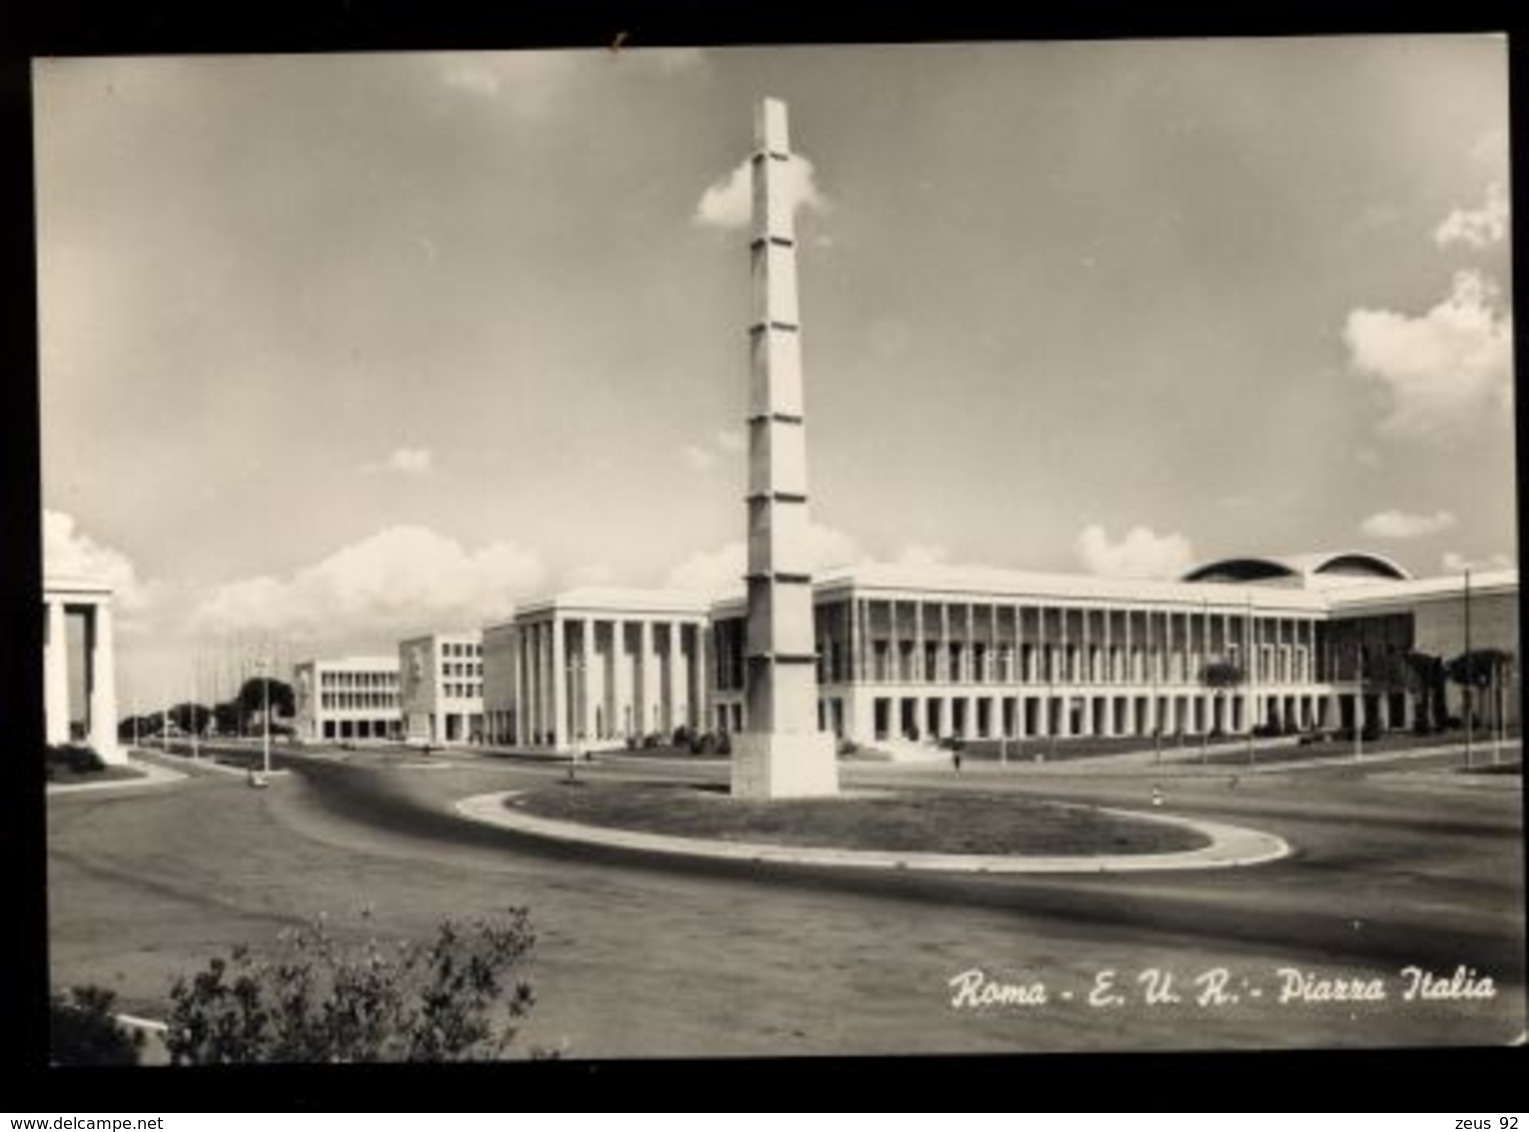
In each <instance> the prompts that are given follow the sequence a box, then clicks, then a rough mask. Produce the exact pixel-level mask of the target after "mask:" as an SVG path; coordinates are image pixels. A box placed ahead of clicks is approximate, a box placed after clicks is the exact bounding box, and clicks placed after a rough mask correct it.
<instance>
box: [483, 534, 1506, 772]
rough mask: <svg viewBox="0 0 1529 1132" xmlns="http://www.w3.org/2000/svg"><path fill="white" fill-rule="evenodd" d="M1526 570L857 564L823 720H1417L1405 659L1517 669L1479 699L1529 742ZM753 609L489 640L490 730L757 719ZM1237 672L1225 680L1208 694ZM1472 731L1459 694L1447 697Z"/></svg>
mask: <svg viewBox="0 0 1529 1132" xmlns="http://www.w3.org/2000/svg"><path fill="white" fill-rule="evenodd" d="M1518 624H1519V622H1518V573H1517V571H1516V570H1499V571H1492V572H1488V573H1482V574H1479V575H1475V576H1473V577H1471V578H1470V579H1469V588H1468V589H1467V579H1466V578H1465V577H1463V576H1454V577H1435V578H1422V579H1418V578H1412V577H1410V576H1409V575H1408V574H1407V572H1406V571H1405V570H1403V569H1402V568H1401V567H1400V566H1398V565H1397V564H1396V563H1394V562H1392V561H1390V560H1389V559H1386V558H1383V557H1381V556H1378V555H1372V554H1360V553H1351V552H1345V553H1341V554H1325V555H1307V556H1292V557H1288V558H1248V559H1228V560H1224V561H1221V562H1216V563H1211V564H1208V565H1207V566H1204V567H1201V568H1199V569H1197V570H1195V571H1193V572H1191V573H1190V574H1188V575H1186V576H1185V577H1184V578H1183V579H1180V580H1178V581H1139V580H1124V579H1108V578H1098V577H1089V576H1075V575H1058V574H1038V573H1027V572H1019V571H1005V570H963V569H954V568H945V567H930V568H913V567H892V566H861V567H856V568H854V569H849V570H841V571H837V572H830V573H827V574H824V575H823V576H821V577H820V578H819V579H818V580H817V581H816V582H815V583H814V585H813V655H814V657H815V673H814V677H815V682H814V702H815V709H816V712H817V720H818V724H819V726H820V727H821V728H822V729H823V730H825V731H827V732H830V733H832V734H834V735H836V736H838V737H839V738H840V739H845V740H852V741H854V742H856V743H861V744H868V745H872V746H881V747H883V748H886V749H888V750H890V751H892V752H894V753H896V752H897V751H899V750H904V751H906V750H908V748H909V745H914V744H917V745H920V746H925V747H927V746H928V745H929V744H931V743H934V742H937V741H939V740H941V739H951V738H961V739H967V740H982V739H1000V738H1003V739H1010V740H1020V741H1023V740H1026V739H1034V738H1041V739H1052V738H1055V739H1057V740H1066V739H1071V738H1081V737H1120V738H1129V737H1140V738H1145V739H1150V738H1151V737H1152V736H1154V735H1155V734H1161V735H1163V736H1175V737H1177V736H1192V737H1201V736H1215V735H1226V736H1233V735H1242V734H1246V733H1247V732H1248V731H1249V730H1250V729H1253V728H1259V729H1267V730H1275V731H1280V732H1285V731H1292V730H1300V731H1307V730H1319V729H1320V730H1347V729H1351V728H1355V727H1372V728H1379V729H1381V730H1387V729H1400V728H1408V727H1411V726H1412V725H1413V724H1414V723H1415V722H1416V721H1417V712H1418V711H1419V708H1420V704H1421V703H1422V691H1421V689H1420V688H1419V687H1417V686H1414V685H1409V684H1407V683H1406V682H1405V681H1404V680H1403V679H1402V678H1401V677H1402V675H1404V673H1403V669H1404V667H1405V666H1406V664H1407V660H1406V658H1407V657H1408V656H1409V655H1413V654H1424V655H1426V656H1432V657H1436V658H1438V659H1439V660H1441V661H1446V662H1447V661H1449V660H1451V659H1453V658H1455V657H1458V656H1460V655H1461V654H1463V653H1465V652H1467V651H1470V650H1483V649H1495V650H1499V651H1501V652H1502V653H1505V654H1507V655H1508V656H1509V658H1510V663H1508V664H1507V665H1506V666H1505V667H1504V668H1503V669H1502V671H1501V672H1500V673H1499V674H1497V676H1496V677H1495V678H1494V682H1493V683H1492V684H1491V685H1490V686H1487V687H1484V688H1482V689H1480V690H1479V691H1477V692H1476V693H1473V697H1474V699H1473V703H1472V704H1471V712H1472V715H1473V717H1474V719H1475V721H1476V723H1477V725H1479V726H1480V727H1483V728H1493V727H1497V726H1499V725H1505V726H1508V727H1516V726H1517V725H1518V723H1519V688H1520V683H1521V678H1520V674H1519V670H1518V666H1517V664H1516V658H1517V653H1518V635H1519V634H1518ZM747 656H748V639H747V604H746V601H745V599H744V597H743V595H741V594H740V595H738V596H736V597H733V598H729V599H726V600H722V601H716V602H710V603H706V602H701V601H698V600H697V599H695V598H693V597H691V596H689V595H684V594H675V593H663V592H654V591H644V590H614V589H611V590H579V591H574V592H571V593H568V594H562V595H559V596H557V597H553V598H548V599H545V600H543V601H540V602H535V603H532V604H530V605H527V606H524V607H522V608H521V609H520V610H519V611H518V612H517V614H516V616H515V618H514V619H513V620H511V621H507V622H504V623H502V624H500V625H495V626H491V627H489V628H488V629H486V630H485V632H484V665H483V681H484V706H485V709H486V718H487V719H488V721H489V724H488V726H489V728H490V738H491V741H493V742H495V743H500V744H503V745H509V746H523V747H544V748H551V749H555V750H570V749H573V748H574V747H575V746H583V747H586V748H598V747H606V748H612V747H619V746H623V745H625V744H626V742H627V741H628V739H642V738H645V737H646V736H648V735H656V736H660V737H662V738H664V739H669V738H671V737H672V733H673V731H674V729H675V728H677V727H680V726H684V727H686V728H688V729H690V730H692V731H697V730H700V731H723V732H727V733H729V734H731V735H734V736H736V735H738V734H741V733H743V732H745V731H746V730H747V727H748V722H749V718H748V711H749V709H748V701H747V696H746V695H745V686H746V681H747V672H748V666H747ZM1218 668H1219V669H1220V670H1221V671H1222V673H1223V674H1225V673H1228V672H1230V673H1231V674H1232V675H1231V676H1230V677H1225V676H1223V679H1221V680H1213V679H1210V678H1209V677H1210V671H1209V670H1213V669H1218ZM1441 698H1442V700H1443V704H1442V707H1443V711H1444V716H1445V717H1446V718H1447V717H1454V718H1457V719H1458V718H1460V717H1462V716H1463V714H1464V711H1465V702H1464V701H1465V696H1464V693H1463V690H1462V688H1461V687H1460V685H1458V684H1455V683H1447V684H1444V685H1442V687H1441Z"/></svg>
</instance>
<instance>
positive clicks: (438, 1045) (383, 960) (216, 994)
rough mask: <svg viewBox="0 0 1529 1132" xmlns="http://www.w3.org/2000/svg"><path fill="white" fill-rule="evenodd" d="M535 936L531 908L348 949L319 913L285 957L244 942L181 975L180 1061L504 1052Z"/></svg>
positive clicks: (176, 1047) (175, 1022) (427, 1057)
mask: <svg viewBox="0 0 1529 1132" xmlns="http://www.w3.org/2000/svg"><path fill="white" fill-rule="evenodd" d="M534 942H535V936H534V935H533V933H532V931H531V925H530V919H529V916H528V914H527V912H526V910H525V909H523V908H511V909H509V911H508V915H507V917H506V918H505V919H503V920H499V921H489V920H482V919H479V920H473V921H471V922H469V923H467V924H460V923H457V922H455V921H451V920H447V921H444V922H443V923H441V924H440V925H439V927H438V929H437V932H436V936H435V939H434V941H433V942H432V943H430V944H428V945H425V944H419V943H414V942H409V941H402V942H397V943H394V944H391V945H384V944H382V943H379V942H378V941H377V940H376V939H375V938H371V939H368V940H367V941H366V942H365V943H363V944H360V945H352V946H348V947H347V946H345V945H342V944H341V943H340V942H339V941H337V940H336V939H335V938H334V937H333V936H332V935H331V934H330V933H329V932H328V931H327V930H326V928H325V925H324V922H323V920H322V919H320V920H316V921H313V922H310V923H308V924H306V925H304V926H302V927H300V928H297V929H294V930H291V931H287V932H283V933H282V935H281V937H280V954H279V955H278V956H277V957H275V958H260V957H257V956H255V955H254V954H253V953H252V952H251V951H250V950H249V949H248V948H247V947H243V946H240V947H236V948H234V949H233V951H232V952H231V953H230V954H229V955H228V956H227V957H226V958H225V957H221V956H220V957H216V958H214V959H212V960H211V961H210V962H209V963H208V965H207V968H206V969H205V970H203V971H201V972H199V973H198V974H196V975H194V976H193V977H192V978H191V979H189V980H187V979H178V980H176V982H175V984H174V986H173V987H172V988H171V992H170V998H171V1004H172V1005H171V1011H170V1017H169V1019H168V1020H167V1024H168V1026H169V1029H168V1031H167V1033H166V1037H165V1043H166V1046H167V1048H168V1049H169V1052H170V1058H171V1060H172V1062H173V1063H174V1064H176V1065H212V1064H231V1063H236V1062H264V1061H309V1062H314V1061H317V1062H352V1061H467V1060H478V1059H482V1058H488V1057H495V1056H497V1055H499V1054H500V1053H502V1052H503V1050H504V1049H505V1048H506V1047H507V1046H508V1045H509V1044H510V1042H511V1041H512V1040H513V1038H514V1036H515V1028H514V1026H513V1025H512V1022H513V1021H514V1020H515V1019H518V1018H520V1017H522V1016H524V1015H525V1014H526V1013H528V1012H529V1011H530V1009H531V1006H532V1005H533V1002H534V997H533V995H532V993H531V987H530V985H529V984H528V983H526V982H525V981H524V980H520V979H513V980H512V979H510V978H509V973H510V972H511V970H512V969H513V968H514V967H515V966H516V965H517V964H519V963H520V962H521V961H522V960H524V959H525V958H526V957H527V956H528V954H529V953H530V951H531V948H532V946H533V944H534Z"/></svg>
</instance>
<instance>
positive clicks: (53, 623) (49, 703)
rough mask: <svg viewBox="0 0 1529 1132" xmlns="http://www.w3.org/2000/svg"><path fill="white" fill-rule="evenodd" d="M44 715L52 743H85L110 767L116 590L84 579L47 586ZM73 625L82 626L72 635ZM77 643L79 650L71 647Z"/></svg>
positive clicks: (115, 757)
mask: <svg viewBox="0 0 1529 1132" xmlns="http://www.w3.org/2000/svg"><path fill="white" fill-rule="evenodd" d="M42 600H43V714H44V726H45V734H46V736H47V741H48V742H49V743H50V744H61V743H81V744H84V745H86V746H89V747H92V748H94V749H95V751H96V753H97V754H98V755H100V756H101V758H102V759H103V760H105V761H106V762H109V763H121V762H126V761H127V752H126V751H125V750H123V749H122V748H121V747H120V746H119V745H118V743H117V676H116V671H117V669H116V657H115V643H114V638H113V632H112V607H111V602H112V589H111V586H109V585H107V584H106V583H104V582H96V581H89V580H86V579H82V578H61V577H60V578H47V579H45V580H44V582H43V599H42ZM71 626H77V628H76V629H75V630H74V632H71ZM71 640H75V641H78V647H71Z"/></svg>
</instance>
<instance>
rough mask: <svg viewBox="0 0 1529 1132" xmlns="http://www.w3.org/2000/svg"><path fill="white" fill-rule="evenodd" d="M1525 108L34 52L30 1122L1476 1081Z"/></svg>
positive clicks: (1428, 71) (1115, 75)
mask: <svg viewBox="0 0 1529 1132" xmlns="http://www.w3.org/2000/svg"><path fill="white" fill-rule="evenodd" d="M1508 64H1509V51H1508V39H1507V37H1506V36H1505V35H1499V34H1475V33H1471V34H1466V33H1437V34H1400V33H1397V34H1364V35H1345V36H1327V35H1305V36H1299V35H1298V36H1280V37H1243V38H1237V37H1223V38H1214V37H1211V38H1155V39H1096V40H1087V41H1085V40H1066V39H1056V40H1045V41H1039V40H1038V41H988V42H981V41H973V42H951V43H933V42H926V43H888V44H884V45H875V44H825V45H820V46H811V45H777V44H771V45H759V46H748V45H735V46H710V47H708V46H683V47H677V46H675V47H661V46H649V45H646V44H644V43H642V42H640V41H637V40H634V41H631V42H625V41H623V38H622V36H619V35H618V36H616V37H615V39H613V41H612V42H610V43H609V44H603V45H589V46H585V47H578V48H572V47H569V48H558V49H551V48H549V49H516V50H437V49H429V50H423V49H418V50H388V51H368V52H361V51H355V52H328V53H314V54H298V53H291V54H272V53H239V54H194V53H186V54H122V55H101V54H96V55H90V56H75V57H69V56H56V57H39V58H36V59H35V60H33V62H32V66H31V98H32V132H33V141H32V147H33V150H32V152H33V158H32V160H33V171H34V184H35V240H36V302H37V395H38V412H39V421H40V441H39V446H38V457H39V468H40V481H41V520H42V523H41V528H42V529H41V535H42V593H41V602H40V604H39V605H38V607H37V616H39V617H40V619H41V629H40V630H39V632H38V636H37V639H38V641H39V642H40V644H41V655H40V656H35V657H31V658H29V660H28V663H30V664H34V665H38V666H39V667H40V669H41V674H42V675H41V679H40V680H39V682H38V687H39V688H40V689H41V693H42V694H41V701H42V702H40V703H38V704H34V705H29V706H28V710H30V711H32V712H34V713H36V714H37V715H38V717H39V718H40V719H41V720H42V723H41V724H40V728H39V730H40V734H41V737H42V739H43V743H42V745H43V747H44V750H42V751H40V752H37V753H36V756H33V757H38V756H40V757H41V758H42V759H44V760H45V764H46V777H47V793H46V802H45V822H46V851H45V858H46V908H47V963H48V977H49V989H50V1013H51V1016H52V1028H51V1039H50V1040H51V1047H50V1049H49V1051H48V1056H49V1058H50V1060H51V1061H52V1062H53V1063H54V1064H58V1065H70V1064H78V1063H92V1064H99V1063H108V1064H123V1065H140V1066H189V1065H208V1064H247V1063H270V1062H277V1063H330V1062H376V1061H385V1062H455V1061H495V1062H497V1061H529V1060H534V1059H542V1058H556V1059H562V1060H565V1061H569V1060H572V1061H605V1060H616V1061H623V1062H625V1061H629V1060H631V1059H650V1058H658V1059H711V1058H721V1059H756V1058H783V1057H784V1058H821V1057H825V1056H862V1055H881V1056H891V1055H907V1054H911V1055H925V1056H928V1055H947V1054H965V1055H989V1054H1007V1055H1015V1054H1032V1053H1047V1054H1055V1053H1088V1054H1125V1053H1139V1052H1145V1053H1154V1054H1166V1053H1177V1052H1196V1053H1224V1052H1234V1051H1235V1052H1244V1051H1271V1050H1273V1051H1280V1050H1284V1051H1300V1050H1337V1049H1342V1050H1400V1049H1423V1048H1431V1049H1438V1048H1448V1047H1505V1046H1511V1045H1515V1044H1522V1043H1523V1041H1524V1038H1525V1032H1526V989H1525V988H1526V983H1525V964H1526V960H1525V954H1526V947H1525V942H1526V941H1525V919H1524V907H1525V906H1524V856H1523V786H1522V745H1521V703H1522V673H1523V665H1522V658H1521V651H1520V645H1519V592H1518V559H1517V554H1518V534H1517V506H1518V502H1517V495H1516V464H1515V450H1514V448H1515V415H1514V397H1513V393H1514V362H1513V316H1512V276H1511V217H1510V200H1511V193H1510V181H1509V151H1510V133H1511V131H1510V122H1509V97H1508V89H1509V82H1508V71H1509V66H1508Z"/></svg>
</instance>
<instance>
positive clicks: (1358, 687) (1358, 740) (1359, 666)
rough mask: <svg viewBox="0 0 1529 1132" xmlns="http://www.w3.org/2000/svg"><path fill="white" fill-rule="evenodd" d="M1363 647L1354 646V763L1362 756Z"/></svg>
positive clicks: (1360, 645)
mask: <svg viewBox="0 0 1529 1132" xmlns="http://www.w3.org/2000/svg"><path fill="white" fill-rule="evenodd" d="M1364 724H1365V719H1364V645H1363V644H1360V643H1358V642H1355V644H1354V761H1355V762H1358V761H1359V760H1360V759H1361V758H1362V757H1363V756H1364Z"/></svg>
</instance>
